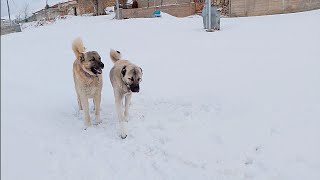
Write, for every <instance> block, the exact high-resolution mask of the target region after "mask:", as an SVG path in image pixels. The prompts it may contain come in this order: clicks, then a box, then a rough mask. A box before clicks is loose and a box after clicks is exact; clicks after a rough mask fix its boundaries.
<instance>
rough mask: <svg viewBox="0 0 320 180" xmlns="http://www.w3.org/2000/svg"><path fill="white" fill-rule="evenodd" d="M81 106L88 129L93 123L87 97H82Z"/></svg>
mask: <svg viewBox="0 0 320 180" xmlns="http://www.w3.org/2000/svg"><path fill="white" fill-rule="evenodd" d="M80 100H81V104H82V107H83V110H84V116H85V126H86V128H88V127H90V126H91V121H90V114H89V102H88V98H87V97H85V96H84V97H80Z"/></svg>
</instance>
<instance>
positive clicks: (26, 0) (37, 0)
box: [1, 0, 67, 19]
mask: <svg viewBox="0 0 320 180" xmlns="http://www.w3.org/2000/svg"><path fill="white" fill-rule="evenodd" d="M65 1H67V0H48V4H49V5H50V6H51V5H54V4H56V3H59V2H65ZM8 2H9V6H10V12H11V13H10V14H11V19H14V18H15V16H16V15H17V14H19V12H22V9H23V7H25V5H26V4H29V15H31V14H32V12H35V11H38V10H40V9H42V8H44V7H45V5H46V0H8ZM21 14H22V13H21ZM1 17H5V18H8V9H7V0H1Z"/></svg>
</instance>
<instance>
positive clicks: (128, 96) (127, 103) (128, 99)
mask: <svg viewBox="0 0 320 180" xmlns="http://www.w3.org/2000/svg"><path fill="white" fill-rule="evenodd" d="M131 96H132V94H131V93H129V94H126V95H125V109H124V118H125V121H127V122H128V118H129V106H130V103H131Z"/></svg>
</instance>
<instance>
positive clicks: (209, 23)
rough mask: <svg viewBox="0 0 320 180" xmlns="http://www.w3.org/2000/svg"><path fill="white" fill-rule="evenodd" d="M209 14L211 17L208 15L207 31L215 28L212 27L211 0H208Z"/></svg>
mask: <svg viewBox="0 0 320 180" xmlns="http://www.w3.org/2000/svg"><path fill="white" fill-rule="evenodd" d="M208 5H209V7H208V14H209V17H208V21H209V22H208V26H209V27H208V29H207V32H213V30H212V29H211V0H208Z"/></svg>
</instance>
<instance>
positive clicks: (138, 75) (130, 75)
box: [121, 65, 142, 92]
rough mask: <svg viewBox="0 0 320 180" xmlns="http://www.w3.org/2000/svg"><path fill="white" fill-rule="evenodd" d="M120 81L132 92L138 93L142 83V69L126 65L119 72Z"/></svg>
mask: <svg viewBox="0 0 320 180" xmlns="http://www.w3.org/2000/svg"><path fill="white" fill-rule="evenodd" d="M121 74H122V80H123V82H124V83H125V84H126V85H128V87H129V88H130V90H131V91H132V92H139V91H140V87H139V83H140V82H141V81H142V69H141V68H140V67H138V66H135V65H126V66H124V67H123V68H122V70H121Z"/></svg>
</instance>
